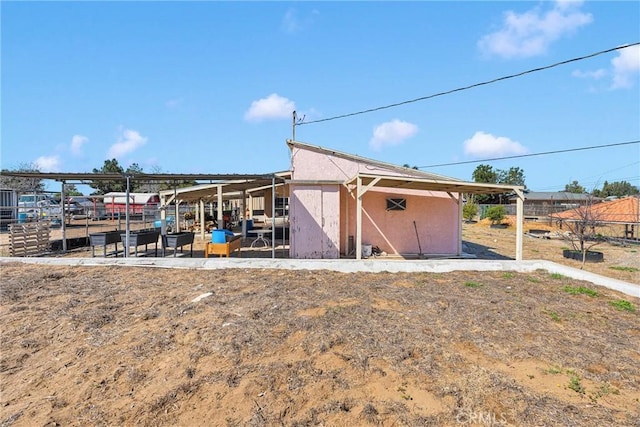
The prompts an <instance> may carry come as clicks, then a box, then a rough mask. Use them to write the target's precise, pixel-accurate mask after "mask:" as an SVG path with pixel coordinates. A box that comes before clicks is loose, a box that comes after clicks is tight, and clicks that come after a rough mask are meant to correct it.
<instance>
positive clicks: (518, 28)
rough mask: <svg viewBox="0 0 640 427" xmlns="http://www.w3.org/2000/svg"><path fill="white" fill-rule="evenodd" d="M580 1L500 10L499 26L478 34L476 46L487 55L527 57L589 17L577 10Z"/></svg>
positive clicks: (569, 32)
mask: <svg viewBox="0 0 640 427" xmlns="http://www.w3.org/2000/svg"><path fill="white" fill-rule="evenodd" d="M582 3H583V2H582V1H566V0H565V1H556V2H555V3H554V4H553V7H552V8H551V9H550V10H546V11H544V10H541V8H542V6H537V7H535V8H533V9H531V10H529V11H527V12H525V13H522V14H518V13H515V12H513V11H507V12H505V13H504V22H503V23H502V28H500V29H499V30H498V31H496V32H493V33H491V34H487V35H486V36H484V37H482V38H481V39H480V41H479V42H478V47H479V48H480V50H481V51H482V52H484V53H485V54H488V55H496V56H500V57H503V58H527V57H531V56H536V55H540V54H544V53H545V52H546V51H547V48H548V47H549V45H550V44H551V43H552V42H554V41H556V40H558V39H559V38H561V37H562V36H564V35H566V34H571V33H573V32H575V31H576V30H577V29H578V28H580V27H582V26H584V25H587V24H589V23H591V22H592V21H593V16H592V15H591V14H590V13H584V12H582V11H580V7H581V6H582Z"/></svg>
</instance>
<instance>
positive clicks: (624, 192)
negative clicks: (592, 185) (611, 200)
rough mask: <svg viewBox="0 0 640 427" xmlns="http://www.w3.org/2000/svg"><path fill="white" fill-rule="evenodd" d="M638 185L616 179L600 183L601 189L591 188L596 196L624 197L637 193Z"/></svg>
mask: <svg viewBox="0 0 640 427" xmlns="http://www.w3.org/2000/svg"><path fill="white" fill-rule="evenodd" d="M638 193H639V191H638V187H636V186H634V185H631V184H630V183H628V182H627V181H616V182H612V183H609V182H607V181H605V182H604V184H603V185H602V190H597V189H596V190H593V195H594V196H596V197H603V198H604V197H610V196H616V197H624V196H633V195H634V194H638Z"/></svg>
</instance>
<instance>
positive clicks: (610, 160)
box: [0, 1, 640, 191]
mask: <svg viewBox="0 0 640 427" xmlns="http://www.w3.org/2000/svg"><path fill="white" fill-rule="evenodd" d="M0 8H1V9H0V13H1V24H2V30H1V31H2V33H1V36H2V40H1V43H2V58H1V59H2V64H1V72H2V77H1V84H2V86H1V93H2V95H1V97H2V98H1V101H2V104H1V107H2V112H1V119H2V123H1V124H2V129H1V137H2V141H1V157H0V162H1V167H2V168H8V169H14V168H17V167H19V166H20V165H22V164H28V163H31V164H35V165H37V166H38V167H39V168H40V170H42V171H61V172H90V171H91V170H92V169H93V168H100V167H101V166H102V165H103V163H104V161H105V160H106V159H111V158H116V159H117V160H118V162H119V163H120V164H121V165H122V166H123V167H125V168H126V167H127V166H129V165H130V164H131V163H134V162H136V163H138V164H139V165H140V166H142V168H143V170H144V171H146V172H152V171H161V172H170V173H268V172H274V171H280V170H286V169H288V167H289V151H288V148H287V146H286V143H285V141H286V139H288V138H291V136H292V129H291V113H292V111H293V110H296V111H297V114H298V116H299V117H301V118H302V117H304V120H305V121H306V122H310V121H314V120H320V119H325V118H330V117H334V116H338V115H342V114H349V113H353V112H357V111H362V110H366V109H370V108H376V107H380V106H385V105H389V104H393V103H397V102H402V101H406V100H411V99H415V98H420V97H424V96H428V95H432V94H435V93H439V92H444V91H448V90H452V89H456V88H459V87H463V86H468V85H472V84H475V83H479V82H483V81H487V80H491V79H494V78H498V77H502V76H507V75H511V74H515V73H519V72H522V71H526V70H529V69H534V68H538V67H543V66H546V65H550V64H553V63H556V62H559V61H564V60H567V59H571V58H575V57H581V56H584V55H588V54H591V53H595V52H599V51H601V50H606V49H609V48H614V47H618V46H622V45H625V44H632V43H636V42H639V41H640V3H638V2H636V1H625V2H610V1H609V2H578V1H571V2H570V1H561V2H551V1H544V2H522V1H518V2H507V1H500V2H444V1H443V2H206V1H200V2H144V1H141V2H11V1H9V2H8V1H3V2H2V3H1V4H0ZM639 75H640V48H639V47H638V46H634V47H629V48H626V49H622V50H617V51H614V52H611V53H607V54H603V55H599V56H596V57H593V58H590V59H585V60H582V61H576V62H573V63H570V64H567V65H562V66H559V67H555V68H551V69H549V70H545V71H540V72H536V73H531V74H527V75H525V76H522V77H519V78H515V79H509V80H505V81H501V82H498V83H495V84H491V85H486V86H481V87H477V88H473V89H470V90H466V91H461V92H456V93H453V94H450V95H446V96H441V97H436V98H431V99H427V100H424V101H420V102H414V103H409V104H405V105H402V106H398V107H395V108H388V109H383V110H379V111H375V112H372V113H367V114H361V115H356V116H353V117H347V118H343V119H337V120H330V121H325V122H319V123H309V124H303V125H301V126H298V127H297V128H296V139H297V140H299V141H303V142H307V143H310V144H314V145H319V146H323V147H327V148H333V149H336V150H339V151H344V152H348V153H353V154H357V155H360V156H365V157H370V158H373V159H377V160H381V161H386V162H391V163H396V164H400V165H402V164H409V165H411V166H418V167H423V166H429V165H437V164H443V163H453V162H467V161H474V160H482V159H487V158H495V157H503V156H514V155H521V154H532V153H540V152H547V151H555V150H565V149H572V148H580V147H589V146H597V145H606V144H616V143H621V142H628V141H637V140H639V139H640V83H639ZM485 163H488V164H490V165H492V166H493V167H494V168H497V169H508V168H510V167H512V166H513V167H520V168H522V169H523V170H524V172H525V176H526V184H527V186H528V187H529V188H531V189H532V190H538V191H554V190H562V189H564V186H565V184H567V183H569V182H571V181H573V180H577V181H579V182H580V183H581V184H582V185H583V186H585V187H586V188H587V189H592V188H599V187H601V186H602V183H603V182H604V181H605V180H606V181H609V182H611V181H621V180H625V181H628V182H631V183H632V184H633V185H636V186H638V185H640V172H639V170H640V144H631V145H625V146H617V147H609V148H605V149H595V150H586V151H576V152H571V153H565V154H556V155H548V156H534V157H525V158H516V159H509V160H497V161H491V162H485ZM478 164H479V163H468V164H462V165H452V166H446V167H434V168H426V169H422V170H426V171H431V172H435V173H439V174H443V175H448V176H451V177H455V178H460V179H467V180H471V175H472V173H473V170H474V169H475V168H476V167H477V166H478ZM57 187H58V185H57V184H56V185H55V186H54V189H57Z"/></svg>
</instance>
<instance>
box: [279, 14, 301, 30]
mask: <svg viewBox="0 0 640 427" xmlns="http://www.w3.org/2000/svg"><path fill="white" fill-rule="evenodd" d="M301 29H302V25H301V24H300V21H299V20H298V13H297V11H296V10H295V9H289V10H287V12H286V13H285V14H284V17H282V30H283V31H284V32H285V33H296V32H298V31H300V30H301Z"/></svg>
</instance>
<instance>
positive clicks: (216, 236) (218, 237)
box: [211, 230, 233, 243]
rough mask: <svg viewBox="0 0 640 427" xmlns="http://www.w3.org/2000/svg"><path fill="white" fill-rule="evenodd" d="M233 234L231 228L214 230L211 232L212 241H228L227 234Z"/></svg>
mask: <svg viewBox="0 0 640 427" xmlns="http://www.w3.org/2000/svg"><path fill="white" fill-rule="evenodd" d="M228 234H229V235H231V236H233V233H232V232H231V231H229V230H213V231H212V232H211V242H213V243H227V235H228Z"/></svg>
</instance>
